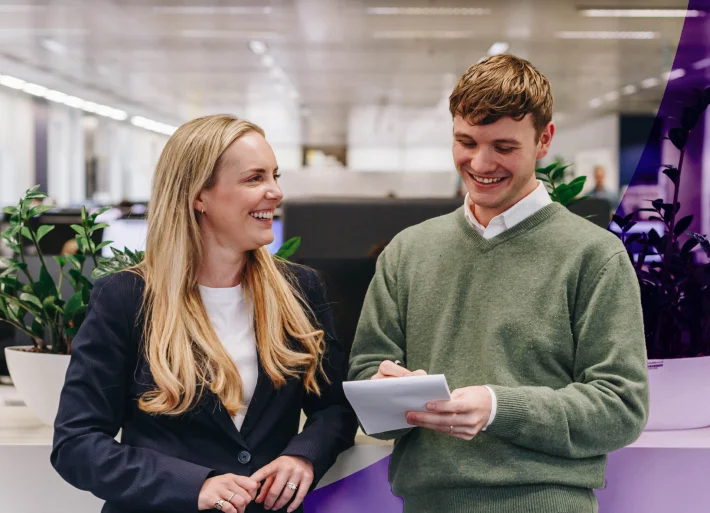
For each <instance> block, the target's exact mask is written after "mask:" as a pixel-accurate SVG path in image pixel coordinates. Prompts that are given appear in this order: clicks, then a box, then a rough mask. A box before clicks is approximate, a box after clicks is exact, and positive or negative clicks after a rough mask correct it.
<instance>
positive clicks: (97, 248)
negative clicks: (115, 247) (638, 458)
mask: <svg viewBox="0 0 710 513" xmlns="http://www.w3.org/2000/svg"><path fill="white" fill-rule="evenodd" d="M109 244H113V241H112V240H105V241H103V242H102V243H101V244H99V245H98V246H96V252H97V253H98V252H99V251H101V250H102V249H104V248H105V247H106V246H108V245H109Z"/></svg>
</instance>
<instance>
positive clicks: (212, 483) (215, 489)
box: [197, 474, 259, 513]
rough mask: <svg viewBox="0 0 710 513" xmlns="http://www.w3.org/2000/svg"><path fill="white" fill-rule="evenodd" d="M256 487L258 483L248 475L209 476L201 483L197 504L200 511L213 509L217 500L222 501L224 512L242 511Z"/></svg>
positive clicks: (257, 487) (254, 495)
mask: <svg viewBox="0 0 710 513" xmlns="http://www.w3.org/2000/svg"><path fill="white" fill-rule="evenodd" d="M258 489H259V483H257V482H256V480H254V479H252V478H250V477H246V476H237V475H235V474H223V475H221V476H215V477H210V478H209V479H207V480H206V481H205V483H204V484H203V485H202V489H201V490H200V497H199V499H198V501H197V506H198V509H199V510H200V511H203V510H206V509H214V507H215V504H216V503H217V502H219V501H224V502H223V503H222V511H224V512H225V513H235V512H236V513H244V509H245V508H246V507H247V504H249V503H250V502H251V501H252V500H253V499H254V497H256V491H257V490H258ZM218 509H219V508H218Z"/></svg>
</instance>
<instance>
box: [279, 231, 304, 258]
mask: <svg viewBox="0 0 710 513" xmlns="http://www.w3.org/2000/svg"><path fill="white" fill-rule="evenodd" d="M300 247H301V237H293V238H291V239H289V240H287V241H286V242H284V243H283V245H282V246H281V247H280V248H279V250H278V251H277V252H276V255H275V256H277V257H278V258H283V259H284V260H288V259H289V257H291V256H292V255H293V254H294V253H295V252H296V251H298V248H300Z"/></svg>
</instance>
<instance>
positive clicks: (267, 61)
mask: <svg viewBox="0 0 710 513" xmlns="http://www.w3.org/2000/svg"><path fill="white" fill-rule="evenodd" d="M261 63H262V64H263V65H264V66H266V67H267V68H270V67H272V66H274V65H275V64H276V60H275V59H274V58H273V57H272V56H271V55H263V56H262V57H261Z"/></svg>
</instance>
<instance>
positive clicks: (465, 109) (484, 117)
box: [449, 54, 552, 139]
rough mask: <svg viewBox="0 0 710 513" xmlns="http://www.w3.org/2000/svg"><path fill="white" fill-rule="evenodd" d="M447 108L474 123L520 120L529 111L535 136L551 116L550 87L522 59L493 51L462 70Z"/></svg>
mask: <svg viewBox="0 0 710 513" xmlns="http://www.w3.org/2000/svg"><path fill="white" fill-rule="evenodd" d="M449 110H450V111H451V115H452V116H456V115H459V116H461V117H463V118H464V119H466V120H467V121H469V122H470V123H472V124H474V125H489V124H491V123H495V122H496V121H498V120H499V119H501V118H503V117H505V116H510V117H511V118H513V119H515V120H516V121H519V120H521V119H523V118H524V117H525V115H526V114H531V117H532V122H533V125H534V127H535V133H536V139H538V138H539V137H540V134H541V133H542V131H543V130H544V129H545V127H546V126H547V124H548V123H549V122H550V121H551V120H552V90H551V88H550V82H549V81H548V80H547V78H545V76H544V75H543V74H542V73H540V72H539V71H538V70H537V69H535V67H534V66H533V65H532V64H530V63H529V62H528V61H526V60H525V59H521V58H519V57H515V56H513V55H510V54H501V55H494V56H493V57H488V58H487V59H484V60H482V61H481V62H479V63H477V64H474V65H473V66H471V67H470V68H468V71H466V73H464V74H463V76H462V77H461V79H460V80H459V82H458V84H456V87H455V88H454V91H453V92H452V93H451V96H450V97H449Z"/></svg>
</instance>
